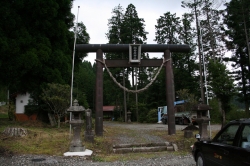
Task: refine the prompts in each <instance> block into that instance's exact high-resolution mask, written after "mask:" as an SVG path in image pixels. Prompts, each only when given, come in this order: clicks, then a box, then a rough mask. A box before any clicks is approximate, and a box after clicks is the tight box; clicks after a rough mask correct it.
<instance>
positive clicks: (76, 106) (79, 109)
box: [67, 99, 85, 112]
mask: <svg viewBox="0 0 250 166" xmlns="http://www.w3.org/2000/svg"><path fill="white" fill-rule="evenodd" d="M84 110H85V108H84V107H83V106H79V104H78V101H77V100H76V99H75V100H74V103H73V106H71V107H69V109H67V111H68V112H83V111H84Z"/></svg>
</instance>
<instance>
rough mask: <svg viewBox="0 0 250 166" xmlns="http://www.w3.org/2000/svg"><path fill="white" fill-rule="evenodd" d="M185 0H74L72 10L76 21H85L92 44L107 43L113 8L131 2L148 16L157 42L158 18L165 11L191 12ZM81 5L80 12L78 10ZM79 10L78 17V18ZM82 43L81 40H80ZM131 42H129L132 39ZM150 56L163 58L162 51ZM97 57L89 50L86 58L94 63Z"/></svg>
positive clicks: (147, 28)
mask: <svg viewBox="0 0 250 166" xmlns="http://www.w3.org/2000/svg"><path fill="white" fill-rule="evenodd" d="M181 1H182V0H106V1H104V0H88V1H83V0H74V1H73V8H72V10H71V12H72V13H73V14H74V15H75V16H76V19H75V23H76V22H77V21H78V22H83V24H84V25H85V26H86V28H87V33H88V34H89V36H90V42H89V44H106V43H108V39H107V38H106V36H105V34H106V33H107V32H108V19H110V18H111V16H112V10H113V9H114V8H115V7H116V6H118V5H119V4H120V5H121V6H122V7H123V9H124V12H125V11H126V8H127V7H128V5H129V4H131V3H132V4H133V5H134V6H135V7H136V11H137V14H138V17H139V18H143V19H144V21H145V22H144V24H145V31H146V32H148V34H147V44H156V42H155V41H154V39H155V25H156V24H157V19H159V18H160V16H163V15H164V13H166V12H170V13H171V14H174V13H176V16H178V17H181V16H182V14H183V13H185V12H189V11H188V9H185V8H182V7H181ZM78 6H80V8H79V12H78ZM77 13H78V20H77ZM77 44H80V43H77ZM128 44H129V43H128ZM149 56H150V58H153V57H158V58H161V56H162V54H160V53H149ZM95 58H96V54H95V53H88V56H87V57H86V58H84V60H87V61H90V62H91V63H92V64H93V63H94V60H95Z"/></svg>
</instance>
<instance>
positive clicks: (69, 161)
mask: <svg viewBox="0 0 250 166" xmlns="http://www.w3.org/2000/svg"><path fill="white" fill-rule="evenodd" d="M0 165H1V166H82V165H84V166H99V165H100V166H194V165H195V162H194V160H193V158H192V156H172V155H168V156H165V157H157V158H152V159H141V160H135V161H115V162H92V161H90V160H87V159H86V158H85V157H59V156H44V155H20V156H13V157H7V158H6V157H0Z"/></svg>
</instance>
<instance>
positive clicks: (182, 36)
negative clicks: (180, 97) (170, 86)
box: [155, 12, 198, 94]
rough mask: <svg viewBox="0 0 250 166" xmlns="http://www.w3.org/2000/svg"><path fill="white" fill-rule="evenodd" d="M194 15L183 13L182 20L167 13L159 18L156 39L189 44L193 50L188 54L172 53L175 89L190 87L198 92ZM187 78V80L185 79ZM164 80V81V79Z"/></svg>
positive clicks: (193, 91) (164, 41)
mask: <svg viewBox="0 0 250 166" xmlns="http://www.w3.org/2000/svg"><path fill="white" fill-rule="evenodd" d="M191 21H192V17H191V16H190V15H188V14H185V15H183V19H182V20H181V19H180V18H179V17H176V14H171V13H170V12H167V13H165V14H164V15H163V16H160V18H159V19H158V20H157V25H156V26H155V29H156V37H155V41H156V42H157V43H159V44H189V45H191V47H192V52H191V53H188V54H183V53H172V59H173V70H174V82H175V90H176V91H178V90H180V89H190V90H191V93H194V94H197V87H198V85H197V82H198V81H197V77H196V76H195V71H196V70H197V65H196V64H195V58H196V57H195V56H193V55H194V53H193V52H194V44H193V41H192V38H193V36H194V32H193V31H194V30H193V29H192V27H191ZM184 79H185V81H183V80H184ZM162 82H164V81H162Z"/></svg>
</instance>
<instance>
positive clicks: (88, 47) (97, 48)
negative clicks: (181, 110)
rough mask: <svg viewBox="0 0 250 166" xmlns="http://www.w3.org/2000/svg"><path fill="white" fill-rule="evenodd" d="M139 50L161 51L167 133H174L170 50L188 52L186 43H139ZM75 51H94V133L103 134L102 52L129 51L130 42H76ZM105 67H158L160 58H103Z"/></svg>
mask: <svg viewBox="0 0 250 166" xmlns="http://www.w3.org/2000/svg"><path fill="white" fill-rule="evenodd" d="M140 47H141V48H140V49H141V52H163V53H164V59H165V60H167V59H169V61H166V63H165V64H164V66H165V70H166V72H165V73H166V102H167V107H168V134H169V135H173V134H176V129H175V117H174V115H175V112H174V99H175V97H174V79H173V69H172V60H171V54H170V52H189V51H190V47H189V46H188V45H175V44H141V45H140ZM76 51H79V52H86V53H87V52H96V59H97V61H96V95H95V109H96V110H95V134H96V135H97V136H103V110H102V109H103V64H102V61H103V53H104V52H105V53H108V52H127V53H129V51H130V44H77V45H76ZM105 64H106V66H107V67H159V66H160V65H161V64H162V59H141V61H140V63H128V60H124V59H122V60H105Z"/></svg>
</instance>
